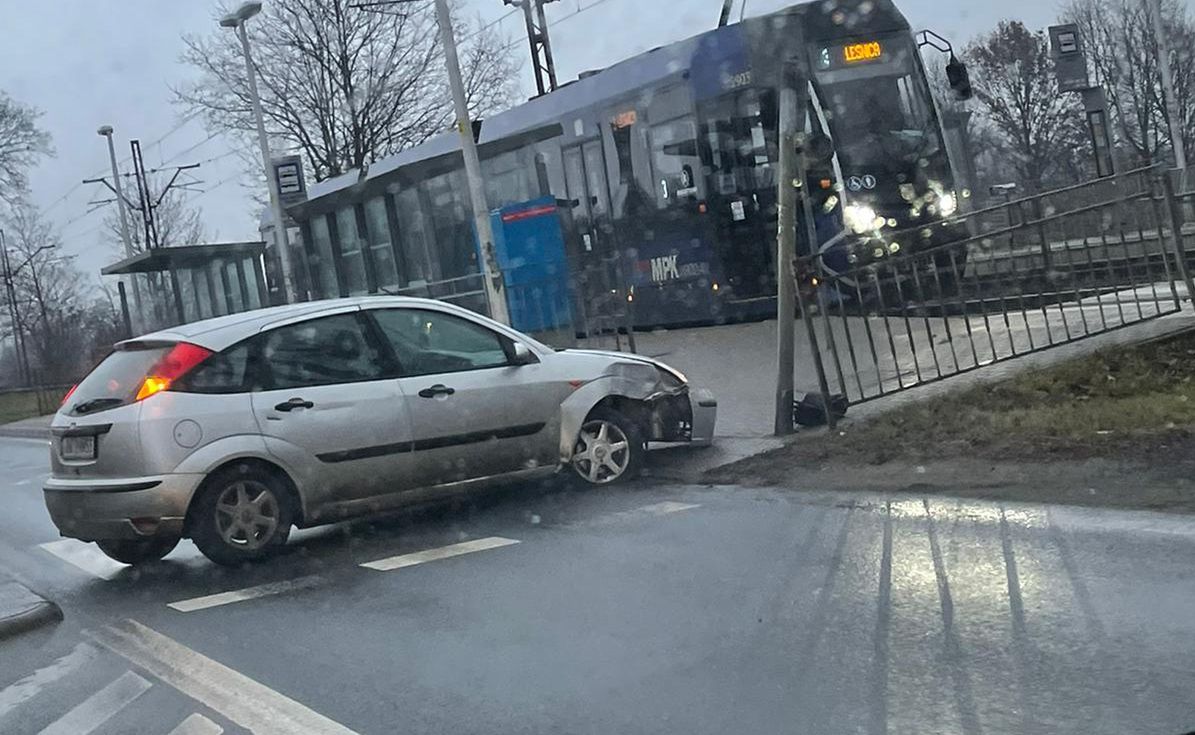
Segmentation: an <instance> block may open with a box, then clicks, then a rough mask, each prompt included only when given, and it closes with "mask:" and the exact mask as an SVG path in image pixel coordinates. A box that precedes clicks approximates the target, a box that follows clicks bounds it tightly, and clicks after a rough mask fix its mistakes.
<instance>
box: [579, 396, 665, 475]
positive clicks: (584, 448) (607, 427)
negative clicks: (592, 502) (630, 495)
mask: <svg viewBox="0 0 1195 735" xmlns="http://www.w3.org/2000/svg"><path fill="white" fill-rule="evenodd" d="M646 451H647V447H646V445H645V444H644V441H643V435H642V433H641V432H640V431H639V427H638V426H636V425H635V423H634V422H633V421H631V420H630V419H628V418H627V417H626V416H624V415H622V414H621V413H619V412H617V411H613V410H609V409H598V410H595V411H594V412H593V413H591V414H590V415H589V417H588V418H587V419H585V423H584V424H582V425H581V433H580V434H579V435H578V436H577V444H576V446H575V447H574V449H573V461H572V466H573V470H574V471H575V472H576V473H577V475H578V476H579V477H580V478H581V479H582V480H584V481H585V482H587V483H589V484H591V485H609V484H611V483H614V482H618V481H619V480H625V479H629V478H631V477H634V476H635V475H636V474H637V473H638V472H639V468H640V466H641V465H642V463H643V456H644V454H645V453H646Z"/></svg>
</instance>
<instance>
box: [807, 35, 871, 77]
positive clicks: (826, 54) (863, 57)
mask: <svg viewBox="0 0 1195 735" xmlns="http://www.w3.org/2000/svg"><path fill="white" fill-rule="evenodd" d="M886 61H888V49H887V48H886V47H885V45H884V42H883V41H879V40H875V39H865V40H859V41H851V42H850V43H841V44H837V45H835V46H824V47H822V48H821V49H819V50H818V51H816V52H815V58H814V64H815V66H816V67H817V69H819V70H821V71H828V70H831V69H843V68H846V67H851V66H859V65H861V64H872V63H877V62H879V63H883V62H886Z"/></svg>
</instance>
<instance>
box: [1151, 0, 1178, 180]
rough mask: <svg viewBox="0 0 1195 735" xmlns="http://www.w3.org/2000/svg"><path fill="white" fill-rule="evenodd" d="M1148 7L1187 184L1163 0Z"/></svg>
mask: <svg viewBox="0 0 1195 735" xmlns="http://www.w3.org/2000/svg"><path fill="white" fill-rule="evenodd" d="M1146 5H1147V6H1148V8H1149V14H1150V16H1151V18H1152V20H1153V27H1154V35H1155V36H1156V37H1157V41H1158V71H1159V76H1160V77H1161V82H1162V102H1163V103H1164V104H1165V105H1166V117H1167V118H1169V120H1170V144H1171V146H1172V147H1173V148H1174V166H1175V168H1177V169H1178V171H1179V176H1180V177H1182V178H1181V179H1180V181H1181V182H1182V186H1183V187H1184V188H1185V187H1186V184H1187V151H1186V146H1185V145H1184V144H1183V120H1182V112H1181V110H1179V107H1178V97H1176V96H1175V93H1174V76H1173V74H1172V70H1171V68H1170V43H1169V42H1168V39H1167V38H1166V24H1165V23H1164V22H1163V19H1162V0H1148V1H1147V3H1146Z"/></svg>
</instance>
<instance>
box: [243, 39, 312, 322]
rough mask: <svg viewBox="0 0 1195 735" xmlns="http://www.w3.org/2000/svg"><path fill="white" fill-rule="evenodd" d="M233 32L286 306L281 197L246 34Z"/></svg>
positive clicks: (290, 273) (288, 277)
mask: <svg viewBox="0 0 1195 735" xmlns="http://www.w3.org/2000/svg"><path fill="white" fill-rule="evenodd" d="M236 32H237V35H238V36H239V37H240V39H241V52H242V53H243V54H244V56H245V76H246V78H248V80H249V98H250V100H251V101H252V103H253V120H254V122H255V123H256V125H257V144H258V145H259V146H260V147H261V165H262V169H263V170H264V171H265V175H266V183H267V184H268V185H269V187H270V212H271V214H272V217H273V220H274V243H275V247H277V248H278V262H279V263H280V264H281V265H282V289H283V294H284V295H285V296H286V302H287V303H291V304H293V303H295V302H296V301H297V300H298V299H297V297H296V293H297V292H296V290H295V278H294V268H293V265H292V263H291V259H290V246H289V243H288V238H287V235H286V214H285V213H284V212H283V211H282V197H281V196H280V195H279V193H278V181H277V180H276V179H275V177H274V166H273V164H272V162H271V160H270V141H269V139H268V138H267V137H266V122H265V116H264V114H263V113H262V109H261V97H260V96H259V95H258V92H257V72H256V70H255V69H254V68H253V55H252V52H251V51H250V50H249V34H248V32H247V31H246V30H245V21H243V20H242V21H241V22H240V23H238V24H237V26H236ZM263 306H264V304H263Z"/></svg>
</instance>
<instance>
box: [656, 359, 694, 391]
mask: <svg viewBox="0 0 1195 735" xmlns="http://www.w3.org/2000/svg"><path fill="white" fill-rule="evenodd" d="M656 367H658V368H659V369H660V372H661V373H663V374H664V375H666V376H668V377H670V378H673V379H675V380H677V381H678V382H679V383H680V384H681V385H688V384H689V379H688V378H686V377H685V374H684V373H682V372H681V371H679V370H677V369H676V368H674V367H669V366H668V365H665V364H664V363H662V362H658V363H656ZM665 382H667V381H665Z"/></svg>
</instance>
